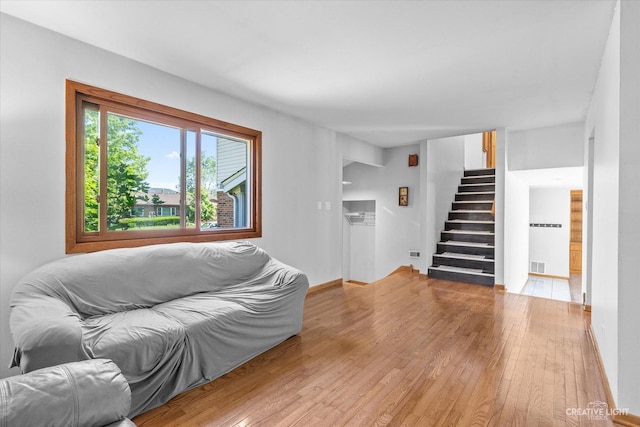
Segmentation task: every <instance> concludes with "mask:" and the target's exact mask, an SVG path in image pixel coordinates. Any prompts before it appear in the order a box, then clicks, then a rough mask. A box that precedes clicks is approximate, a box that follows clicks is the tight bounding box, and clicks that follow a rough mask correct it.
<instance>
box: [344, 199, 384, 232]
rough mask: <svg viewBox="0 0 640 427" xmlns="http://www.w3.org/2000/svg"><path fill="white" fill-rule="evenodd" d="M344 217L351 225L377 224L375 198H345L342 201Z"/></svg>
mask: <svg viewBox="0 0 640 427" xmlns="http://www.w3.org/2000/svg"><path fill="white" fill-rule="evenodd" d="M342 206H343V208H344V217H345V218H346V219H347V221H349V224H351V225H365V226H374V225H376V201H375V200H345V201H343V202H342Z"/></svg>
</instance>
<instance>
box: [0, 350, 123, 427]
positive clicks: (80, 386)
mask: <svg viewBox="0 0 640 427" xmlns="http://www.w3.org/2000/svg"><path fill="white" fill-rule="evenodd" d="M130 405H131V393H130V391H129V385H128V384H127V380H126V379H125V377H123V376H122V374H121V373H120V369H118V367H117V366H116V364H115V363H113V362H112V361H110V360H105V359H94V360H84V361H82V362H72V363H65V364H63V365H56V366H52V367H49V368H43V369H38V370H36V371H33V372H30V373H28V374H24V375H17V376H15V377H9V378H5V379H2V380H0V427H10V426H21V427H31V426H32V427H43V426H49V427H58V426H59V427H90V426H109V427H129V426H133V427H135V424H134V423H133V422H131V420H129V419H128V418H126V416H127V413H128V412H129V408H130Z"/></svg>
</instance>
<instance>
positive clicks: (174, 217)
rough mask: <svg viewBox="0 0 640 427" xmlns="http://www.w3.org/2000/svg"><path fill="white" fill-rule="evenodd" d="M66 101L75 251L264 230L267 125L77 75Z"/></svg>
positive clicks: (70, 230) (69, 226)
mask: <svg viewBox="0 0 640 427" xmlns="http://www.w3.org/2000/svg"><path fill="white" fill-rule="evenodd" d="M66 101H67V110H66V114H67V122H66V123H67V130H66V138H67V195H66V198H67V200H66V206H67V214H66V222H67V223H66V249H67V253H73V252H91V251H97V250H102V249H110V248H117V247H131V246H142V245H149V244H155V243H170V242H179V241H191V242H202V241H211V240H231V239H246V238H254V237H260V236H261V234H262V225H261V177H260V170H261V169H260V161H261V136H262V134H261V132H260V131H256V130H252V129H248V128H245V127H242V126H238V125H234V124H230V123H225V122H221V121H219V120H216V119H212V118H208V117H204V116H201V115H198V114H194V113H189V112H186V111H183V110H177V109H174V108H171V107H167V106H164V105H160V104H155V103H153V102H149V101H144V100H141V99H137V98H133V97H130V96H126V95H122V94H118V93H114V92H110V91H107V90H104V89H99V88H96V87H92V86H88V85H84V84H81V83H76V82H73V81H69V80H68V81H67V100H66ZM212 224H215V226H212Z"/></svg>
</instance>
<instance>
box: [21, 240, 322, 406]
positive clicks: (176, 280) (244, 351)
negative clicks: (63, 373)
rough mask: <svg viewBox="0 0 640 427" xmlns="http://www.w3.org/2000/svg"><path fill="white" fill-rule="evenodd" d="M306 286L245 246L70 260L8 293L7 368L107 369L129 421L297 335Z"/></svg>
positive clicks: (172, 248)
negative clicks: (106, 362)
mask: <svg viewBox="0 0 640 427" xmlns="http://www.w3.org/2000/svg"><path fill="white" fill-rule="evenodd" d="M308 287H309V283H308V280H307V277H306V276H305V275H304V274H303V273H302V272H300V271H298V270H296V269H294V268H292V267H289V266H287V265H285V264H283V263H281V262H279V261H277V260H276V259H274V258H271V257H270V256H269V255H268V254H267V253H266V252H264V251H263V250H261V249H260V248H258V247H257V246H255V245H253V244H251V243H249V242H241V243H238V242H226V243H175V244H166V245H155V246H148V247H142V248H131V249H114V250H108V251H102V252H95V253H90V254H84V255H78V256H70V257H67V258H64V259H61V260H58V261H54V262H52V263H49V264H47V265H45V266H43V267H40V268H39V269H37V270H34V271H33V272H31V273H30V274H28V275H27V276H25V277H24V278H23V279H22V280H21V281H20V282H19V283H18V284H17V285H16V287H15V289H14V291H13V295H12V298H11V314H10V329H11V334H12V336H13V340H14V343H15V350H14V357H13V366H19V367H20V368H21V370H22V371H23V372H30V371H33V370H35V369H39V368H42V367H45V366H52V365H56V364H60V363H66V362H72V361H80V360H86V359H95V358H106V359H111V360H113V361H114V362H115V363H116V364H117V365H118V366H119V368H120V369H121V370H122V373H123V374H124V376H125V377H126V378H127V380H128V382H129V386H130V388H131V411H130V413H129V416H130V417H133V416H135V415H137V414H140V413H142V412H144V411H146V410H149V409H151V408H154V407H156V406H160V405H162V404H164V403H166V402H167V401H168V400H169V399H171V398H172V397H173V396H175V395H177V394H179V393H181V392H183V391H185V390H189V389H191V388H194V387H196V386H199V385H201V384H204V383H206V382H209V381H212V380H213V379H215V378H217V377H219V376H221V375H223V374H225V373H227V372H229V371H231V370H232V369H234V368H236V367H237V366H240V365H241V364H243V363H245V362H246V361H248V360H250V359H251V358H253V357H255V356H256V355H258V354H260V353H262V352H264V351H266V350H268V349H269V348H271V347H274V346H275V345H277V344H279V343H280V342H282V341H284V340H286V339H287V338H289V337H291V336H293V335H295V334H297V333H298V332H300V330H301V329H302V308H303V303H304V298H305V295H306V292H307V289H308Z"/></svg>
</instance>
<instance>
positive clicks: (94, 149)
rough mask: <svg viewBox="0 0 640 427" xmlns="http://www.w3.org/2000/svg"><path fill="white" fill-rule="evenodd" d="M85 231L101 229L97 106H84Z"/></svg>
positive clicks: (91, 231) (90, 231)
mask: <svg viewBox="0 0 640 427" xmlns="http://www.w3.org/2000/svg"><path fill="white" fill-rule="evenodd" d="M83 111H84V206H83V209H84V232H85V233H94V232H98V231H100V204H99V203H98V200H100V199H99V198H100V148H99V143H98V142H99V140H98V138H99V136H100V122H99V116H100V114H99V112H98V110H96V109H95V108H84V110H83Z"/></svg>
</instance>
